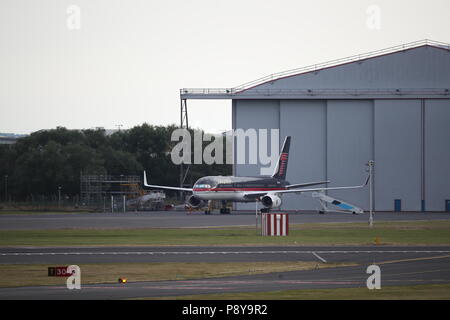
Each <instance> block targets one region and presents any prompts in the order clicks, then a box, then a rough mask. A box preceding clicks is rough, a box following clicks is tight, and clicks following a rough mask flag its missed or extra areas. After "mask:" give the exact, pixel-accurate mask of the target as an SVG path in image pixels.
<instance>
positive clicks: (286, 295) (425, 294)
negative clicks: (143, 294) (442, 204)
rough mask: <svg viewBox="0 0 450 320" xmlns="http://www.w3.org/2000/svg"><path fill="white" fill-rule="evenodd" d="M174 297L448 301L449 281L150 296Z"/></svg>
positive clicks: (198, 298)
mask: <svg viewBox="0 0 450 320" xmlns="http://www.w3.org/2000/svg"><path fill="white" fill-rule="evenodd" d="M149 299H151V300H154V299H163V300H168V299H173V300H179V299H182V300H450V284H432V285H416V286H392V287H382V288H381V289H380V290H369V289H367V288H340V289H311V290H285V291H269V292H245V293H231V294H203V295H190V296H177V297H162V298H149Z"/></svg>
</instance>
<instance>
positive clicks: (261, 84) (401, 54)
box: [180, 40, 450, 99]
mask: <svg viewBox="0 0 450 320" xmlns="http://www.w3.org/2000/svg"><path fill="white" fill-rule="evenodd" d="M449 90H450V44H448V43H443V42H437V41H433V40H420V41H416V42H411V43H407V44H403V45H399V46H395V47H390V48H386V49H382V50H377V51H372V52H368V53H364V54H359V55H355V56H351V57H346V58H341V59H336V60H332V61H328V62H324V63H320V64H314V65H310V66H306V67H302V68H297V69H292V70H288V71H283V72H279V73H274V74H271V75H268V76H265V77H262V78H259V79H256V80H254V81H250V82H247V83H244V84H242V85H239V86H236V87H234V88H183V89H181V90H180V97H181V99H297V98H300V99H323V98H328V99H330V98H337V99H342V98H345V99H349V98H350V99H361V98H392V97H395V98H414V97H421V98H424V97H434V98H435V97H444V98H446V97H450V92H449Z"/></svg>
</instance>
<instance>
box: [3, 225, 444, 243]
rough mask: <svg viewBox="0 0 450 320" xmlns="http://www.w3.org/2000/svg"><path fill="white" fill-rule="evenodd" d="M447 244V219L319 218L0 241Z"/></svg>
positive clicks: (19, 235)
mask: <svg viewBox="0 0 450 320" xmlns="http://www.w3.org/2000/svg"><path fill="white" fill-rule="evenodd" d="M375 238H378V239H379V240H380V243H381V244H411V245H414V244H416V245H419V244H424V245H449V244H450V221H448V220H443V221H408V222H380V223H377V224H376V225H375V227H374V228H368V226H367V224H365V223H323V224H301V225H294V226H292V227H291V230H290V231H289V236H288V237H261V236H259V235H256V232H255V229H254V228H253V227H248V228H246V227H230V228H210V229H206V228H199V229H194V228H193V229H131V230H125V229H122V230H105V229H97V230H96V229H69V230H26V231H25V230H8V231H2V232H1V233H0V246H71V245H76V246H83V245H116V246H117V245H299V244H323V245H337V244H355V245H356V244H373V243H374V240H375Z"/></svg>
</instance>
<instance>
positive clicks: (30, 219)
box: [0, 211, 450, 230]
mask: <svg viewBox="0 0 450 320" xmlns="http://www.w3.org/2000/svg"><path fill="white" fill-rule="evenodd" d="M374 217H375V223H376V222H377V221H399V220H408V221H413V220H446V219H450V213H444V212H435V213H432V212H426V213H425V212H415V213H406V212H377V213H376V214H375V215H374ZM367 221H368V214H360V215H354V214H347V213H326V214H318V213H317V212H304V213H289V222H290V223H293V224H297V223H327V222H364V223H365V222H367ZM254 225H255V212H239V213H233V214H230V215H221V214H213V215H204V214H202V213H201V212H195V213H192V214H190V215H187V214H186V213H185V212H177V211H153V212H137V213H136V212H126V213H63V214H45V213H43V214H40V213H39V214H36V213H33V214H20V215H19V214H17V215H14V214H3V215H0V230H57V229H142V228H207V227H232V226H254Z"/></svg>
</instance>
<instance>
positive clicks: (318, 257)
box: [312, 252, 327, 263]
mask: <svg viewBox="0 0 450 320" xmlns="http://www.w3.org/2000/svg"><path fill="white" fill-rule="evenodd" d="M312 254H313V255H314V256H315V257H316V258H317V259H319V260H320V261H322V262H323V263H327V260H325V259H324V258H322V257H321V256H319V255H318V254H317V253H315V252H313V253H312Z"/></svg>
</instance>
